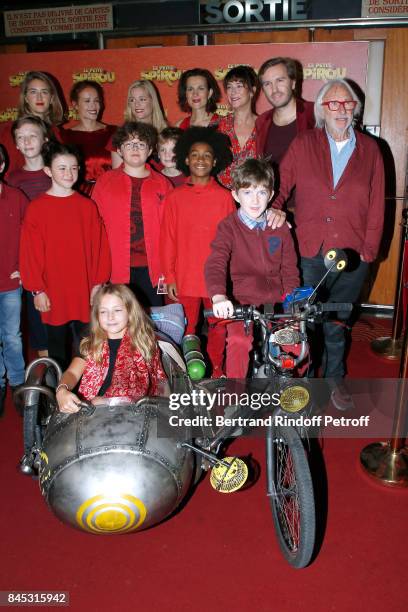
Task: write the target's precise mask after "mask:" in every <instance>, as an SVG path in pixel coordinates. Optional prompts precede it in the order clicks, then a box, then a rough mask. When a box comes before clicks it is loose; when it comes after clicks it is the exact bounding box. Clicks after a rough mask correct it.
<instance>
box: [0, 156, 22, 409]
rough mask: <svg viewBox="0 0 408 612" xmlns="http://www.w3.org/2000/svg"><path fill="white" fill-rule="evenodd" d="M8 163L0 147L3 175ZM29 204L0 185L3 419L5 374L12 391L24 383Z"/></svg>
mask: <svg viewBox="0 0 408 612" xmlns="http://www.w3.org/2000/svg"><path fill="white" fill-rule="evenodd" d="M5 162H6V152H5V149H4V147H3V146H2V145H0V174H2V173H3V171H4V168H5ZM27 204H28V200H27V198H26V197H25V195H24V194H23V193H22V192H21V191H20V190H19V189H14V188H13V187H9V186H8V185H5V184H4V183H3V182H2V181H0V416H2V414H3V410H4V400H5V395H6V374H7V379H8V381H9V384H10V387H11V388H12V389H13V388H14V387H18V386H19V385H21V384H22V383H23V382H24V359H23V347H22V344H21V332H20V312H21V286H20V285H21V283H20V273H19V269H20V266H19V262H18V246H19V241H20V228H21V224H22V221H23V216H24V213H25V210H26V207H27Z"/></svg>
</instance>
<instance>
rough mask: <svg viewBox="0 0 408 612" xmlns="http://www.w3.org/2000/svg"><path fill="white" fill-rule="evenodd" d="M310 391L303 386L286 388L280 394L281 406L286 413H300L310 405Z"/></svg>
mask: <svg viewBox="0 0 408 612" xmlns="http://www.w3.org/2000/svg"><path fill="white" fill-rule="evenodd" d="M309 399H310V394H309V390H308V389H307V388H306V387H303V386H302V385H293V386H291V387H286V389H283V391H281V394H280V405H281V408H282V410H285V412H299V411H300V410H303V408H306V406H307V405H308V403H309Z"/></svg>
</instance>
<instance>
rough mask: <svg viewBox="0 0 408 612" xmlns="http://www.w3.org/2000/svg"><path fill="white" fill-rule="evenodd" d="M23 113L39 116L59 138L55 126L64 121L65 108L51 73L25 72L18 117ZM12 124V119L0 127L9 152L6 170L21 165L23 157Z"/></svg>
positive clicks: (8, 170) (2, 139) (3, 143)
mask: <svg viewBox="0 0 408 612" xmlns="http://www.w3.org/2000/svg"><path fill="white" fill-rule="evenodd" d="M26 115H34V116H35V117H39V118H40V119H42V120H43V121H44V122H45V123H46V124H47V125H48V126H49V127H50V128H51V130H52V131H53V133H54V136H55V137H56V138H58V129H57V126H58V125H59V124H60V123H62V121H63V118H64V110H63V107H62V104H61V100H60V98H59V95H58V91H57V87H56V85H55V81H54V79H53V77H51V75H49V74H47V73H45V72H38V71H30V72H27V74H26V75H25V77H24V80H23V82H22V83H21V87H20V98H19V103H18V109H17V117H18V118H20V117H24V116H26ZM11 126H12V121H7V123H4V124H3V125H2V126H1V128H0V142H1V143H2V145H3V146H4V147H5V149H6V151H7V156H8V166H7V174H8V173H9V172H11V171H12V170H17V169H18V168H22V167H23V166H24V157H23V155H22V154H21V153H20V151H19V150H18V149H17V148H16V145H15V142H14V138H13V134H12V131H11Z"/></svg>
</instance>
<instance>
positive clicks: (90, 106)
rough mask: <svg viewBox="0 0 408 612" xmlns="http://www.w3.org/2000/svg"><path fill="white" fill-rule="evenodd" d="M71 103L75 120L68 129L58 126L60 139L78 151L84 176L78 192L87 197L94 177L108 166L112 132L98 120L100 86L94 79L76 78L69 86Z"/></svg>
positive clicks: (100, 95) (110, 163)
mask: <svg viewBox="0 0 408 612" xmlns="http://www.w3.org/2000/svg"><path fill="white" fill-rule="evenodd" d="M70 98H71V102H72V105H73V106H74V108H75V110H76V111H77V113H78V123H76V124H75V125H74V126H73V127H71V128H69V129H65V128H61V131H60V134H61V140H62V142H64V143H65V144H73V145H75V146H76V147H78V149H79V150H80V152H81V153H82V156H83V161H84V163H85V173H84V174H85V176H83V180H82V182H81V184H80V186H79V191H81V193H83V194H84V195H88V196H90V195H91V193H92V189H93V187H94V185H95V182H96V179H97V178H98V177H99V176H100V175H101V174H103V173H104V172H106V170H110V169H111V168H112V162H111V154H110V151H108V150H107V149H106V145H107V144H108V142H109V140H110V139H111V137H112V135H113V134H114V133H115V131H116V126H115V125H106V124H105V123H102V122H101V121H100V120H99V119H100V116H101V115H102V112H103V89H102V87H101V86H100V85H99V83H95V82H94V81H79V82H78V83H76V84H75V85H74V86H73V88H72V89H71V94H70Z"/></svg>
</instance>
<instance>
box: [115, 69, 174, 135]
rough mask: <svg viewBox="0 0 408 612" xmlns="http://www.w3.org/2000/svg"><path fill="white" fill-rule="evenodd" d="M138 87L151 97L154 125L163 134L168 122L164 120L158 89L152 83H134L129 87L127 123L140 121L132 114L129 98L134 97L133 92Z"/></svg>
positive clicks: (126, 111)
mask: <svg viewBox="0 0 408 612" xmlns="http://www.w3.org/2000/svg"><path fill="white" fill-rule="evenodd" d="M136 87H141V88H142V89H144V91H145V92H146V94H147V95H149V96H150V97H151V99H152V102H153V112H152V125H153V126H154V127H155V128H156V130H157V131H158V132H161V131H162V130H164V128H165V127H167V121H166V120H165V118H164V115H163V110H162V106H161V103H160V100H159V96H158V94H157V91H156V88H155V86H154V85H153V83H151V82H150V81H145V80H140V81H133V83H131V84H130V85H129V89H128V93H127V98H126V108H125V121H139V119H138V118H137V117H135V116H134V115H133V114H132V109H131V107H130V104H129V98H131V97H132V96H131V91H132V89H135V88H136Z"/></svg>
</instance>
